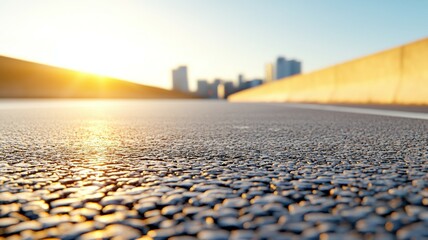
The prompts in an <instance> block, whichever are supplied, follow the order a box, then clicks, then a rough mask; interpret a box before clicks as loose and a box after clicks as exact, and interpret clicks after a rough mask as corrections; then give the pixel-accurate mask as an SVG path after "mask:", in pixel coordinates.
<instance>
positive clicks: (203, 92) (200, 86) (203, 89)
mask: <svg viewBox="0 0 428 240" xmlns="http://www.w3.org/2000/svg"><path fill="white" fill-rule="evenodd" d="M208 91H209V84H208V82H207V81H206V80H198V83H197V90H196V93H197V94H198V95H199V96H200V97H204V98H207V97H208V96H209V93H208Z"/></svg>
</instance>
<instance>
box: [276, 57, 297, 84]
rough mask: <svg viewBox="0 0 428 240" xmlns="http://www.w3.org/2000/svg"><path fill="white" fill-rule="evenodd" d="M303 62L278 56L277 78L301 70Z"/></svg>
mask: <svg viewBox="0 0 428 240" xmlns="http://www.w3.org/2000/svg"><path fill="white" fill-rule="evenodd" d="M301 67H302V64H301V62H299V61H297V60H294V59H292V60H287V59H285V58H284V57H278V58H277V60H276V66H275V70H276V75H275V79H276V80H278V79H281V78H285V77H289V76H292V75H296V74H299V73H300V72H301Z"/></svg>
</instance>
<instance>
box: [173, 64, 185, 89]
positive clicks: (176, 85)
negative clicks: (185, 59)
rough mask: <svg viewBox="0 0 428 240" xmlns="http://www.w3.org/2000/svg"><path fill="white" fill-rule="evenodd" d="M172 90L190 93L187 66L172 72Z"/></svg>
mask: <svg viewBox="0 0 428 240" xmlns="http://www.w3.org/2000/svg"><path fill="white" fill-rule="evenodd" d="M172 89H174V90H177V91H180V92H189V85H188V82H187V67H186V66H180V67H178V68H177V69H173V70H172Z"/></svg>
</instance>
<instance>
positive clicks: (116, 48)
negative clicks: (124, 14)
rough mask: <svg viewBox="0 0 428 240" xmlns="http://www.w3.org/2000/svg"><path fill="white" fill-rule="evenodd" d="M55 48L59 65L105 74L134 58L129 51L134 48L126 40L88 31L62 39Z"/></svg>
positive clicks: (56, 60) (55, 56) (54, 60)
mask: <svg viewBox="0 0 428 240" xmlns="http://www.w3.org/2000/svg"><path fill="white" fill-rule="evenodd" d="M55 49H56V50H55V54H54V59H53V62H55V63H56V64H57V65H61V66H64V67H69V68H73V69H77V70H81V71H88V72H95V73H105V74H108V73H109V72H112V71H113V72H114V71H115V69H120V68H122V67H124V66H126V65H125V63H124V60H127V61H129V60H132V59H129V58H132V55H129V54H128V53H129V52H132V50H133V49H131V46H130V44H126V41H118V40H117V39H116V38H112V37H109V36H103V35H101V34H96V33H88V32H82V33H80V34H78V35H74V36H71V37H66V38H64V39H61V40H60V41H59V42H58V43H57V46H55Z"/></svg>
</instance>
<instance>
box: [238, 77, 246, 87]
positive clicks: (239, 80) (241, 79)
mask: <svg viewBox="0 0 428 240" xmlns="http://www.w3.org/2000/svg"><path fill="white" fill-rule="evenodd" d="M244 83H245V79H244V75H242V74H239V75H238V88H241V87H242V86H244Z"/></svg>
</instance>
